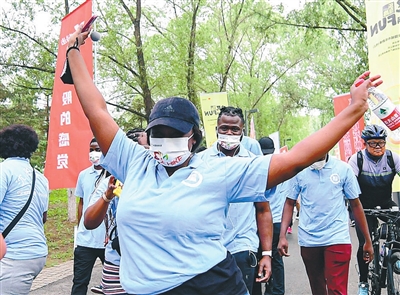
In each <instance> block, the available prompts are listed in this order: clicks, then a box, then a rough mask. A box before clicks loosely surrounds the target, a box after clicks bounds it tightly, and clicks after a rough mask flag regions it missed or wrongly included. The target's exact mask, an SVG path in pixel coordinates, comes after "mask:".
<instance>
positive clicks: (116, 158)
mask: <svg viewBox="0 0 400 295" xmlns="http://www.w3.org/2000/svg"><path fill="white" fill-rule="evenodd" d="M87 36H88V33H87V32H86V33H81V27H80V28H78V30H77V31H76V32H75V33H74V34H72V35H71V37H70V40H69V45H68V46H69V49H68V54H67V55H68V62H69V66H70V70H71V73H72V78H73V81H74V86H75V89H76V92H77V94H78V97H79V101H80V103H81V105H82V109H83V111H84V113H85V115H86V117H87V118H88V120H89V122H90V126H91V129H92V131H93V134H94V135H95V137H96V138H97V141H98V143H99V145H100V147H101V150H102V153H103V155H104V158H103V159H102V166H103V167H104V168H105V169H107V170H108V171H110V173H111V174H112V175H114V176H115V177H116V178H117V179H119V180H121V181H122V182H123V183H124V190H123V192H122V194H121V197H120V203H119V206H118V211H119V212H118V215H117V223H118V227H119V241H120V247H121V265H120V275H121V284H122V286H123V287H124V289H125V290H126V292H127V293H128V294H143V295H144V294H166V295H172V294H194V295H196V294H226V295H228V294H229V295H245V294H248V291H247V289H246V287H245V284H244V282H243V280H242V278H241V273H240V271H238V268H237V266H236V264H235V262H234V260H233V258H232V256H231V254H230V253H229V252H227V250H226V249H225V248H224V247H223V246H222V243H221V236H222V233H223V232H224V230H225V226H226V223H227V222H228V221H227V219H226V212H227V208H228V206H229V203H235V202H263V201H266V199H265V196H264V192H265V190H266V189H269V188H272V187H274V186H276V185H277V184H279V183H281V182H283V181H285V180H287V179H289V178H290V177H292V176H294V175H295V174H296V173H298V172H299V171H301V170H302V169H304V168H305V167H307V166H309V165H310V164H312V163H313V162H315V161H316V160H318V159H319V158H321V157H322V156H323V155H324V154H325V153H327V152H328V151H329V150H330V149H331V148H332V147H333V146H334V145H335V144H336V143H337V142H338V141H339V140H340V138H341V137H342V136H343V135H344V134H345V133H346V132H347V131H348V130H349V129H350V128H351V127H352V126H353V125H354V124H355V123H356V122H357V121H358V119H359V118H361V117H362V116H363V114H364V112H365V111H366V110H367V108H368V105H367V96H368V93H367V89H368V87H371V86H378V85H380V84H381V83H382V81H381V80H379V78H380V76H379V75H377V76H373V77H370V78H368V77H369V72H365V73H363V74H361V75H360V76H359V77H357V79H356V80H355V82H357V81H359V80H361V79H363V80H365V81H364V82H363V83H362V84H361V85H359V86H358V87H356V86H355V83H353V85H352V86H351V88H350V92H351V96H352V99H351V103H350V104H349V106H348V107H347V108H346V109H345V110H343V111H342V112H341V113H340V114H339V115H338V116H337V117H336V118H335V119H333V120H332V121H331V122H330V123H329V124H327V125H326V126H325V127H323V128H322V129H321V130H319V131H317V132H315V133H314V134H312V135H311V136H309V137H307V138H306V139H304V140H303V141H301V142H299V143H298V144H297V145H295V146H294V147H293V148H292V149H291V150H290V151H289V152H287V153H285V154H274V155H268V156H259V157H255V158H245V159H244V158H228V159H226V158H220V159H216V160H215V161H213V162H212V163H205V162H203V161H202V160H201V159H200V158H199V157H198V155H196V154H194V153H192V151H194V150H195V149H196V148H197V147H198V145H199V144H200V142H201V139H202V134H201V131H200V118H199V114H198V111H197V109H196V107H195V106H194V105H193V104H192V103H191V102H190V101H189V100H187V99H184V98H179V97H170V98H166V99H162V100H160V101H158V102H157V103H156V104H155V106H154V108H153V110H152V112H151V114H150V117H149V124H148V126H147V129H146V132H147V133H148V135H149V144H150V149H149V150H146V149H145V148H143V147H142V146H140V145H138V144H137V143H134V142H132V141H131V140H129V139H128V138H127V137H126V136H125V134H124V132H123V131H122V130H120V128H119V127H118V125H117V124H116V123H115V121H114V120H113V118H112V117H111V115H110V114H109V113H108V111H107V107H106V103H105V101H104V98H103V96H102V95H101V93H100V92H99V90H98V89H97V88H96V86H95V85H94V83H93V81H92V78H91V76H90V74H89V72H88V70H87V68H86V65H85V63H84V60H83V58H82V56H81V54H80V52H79V46H81V45H82V44H83V43H84V40H85V39H86V38H87ZM262 250H263V251H269V250H271V249H262ZM265 271H266V270H264V269H262V266H261V267H260V269H259V270H258V273H259V274H260V276H259V277H258V278H257V281H258V282H265V281H266V280H267V277H264V274H265Z"/></svg>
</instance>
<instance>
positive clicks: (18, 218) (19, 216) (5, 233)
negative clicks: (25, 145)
mask: <svg viewBox="0 0 400 295" xmlns="http://www.w3.org/2000/svg"><path fill="white" fill-rule="evenodd" d="M35 181H36V174H35V169H33V172H32V188H31V194H30V196H29V198H28V201H26V204H25V206H24V207H23V208H22V209H21V211H19V213H18V214H17V216H15V217H14V219H13V220H12V221H11V222H10V224H9V225H8V226H7V228H6V229H5V230H4V231H3V232H2V233H1V234H2V235H3V238H6V236H7V235H8V234H9V232H10V231H11V230H12V229H13V227H14V226H15V225H16V224H17V222H18V221H19V220H20V219H21V217H22V215H24V214H25V212H26V210H27V209H28V207H29V205H30V203H31V200H32V196H33V191H34V190H35Z"/></svg>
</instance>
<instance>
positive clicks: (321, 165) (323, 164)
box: [310, 159, 326, 170]
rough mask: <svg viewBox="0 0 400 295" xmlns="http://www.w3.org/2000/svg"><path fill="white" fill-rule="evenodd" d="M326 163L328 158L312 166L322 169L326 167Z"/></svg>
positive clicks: (315, 168)
mask: <svg viewBox="0 0 400 295" xmlns="http://www.w3.org/2000/svg"><path fill="white" fill-rule="evenodd" d="M325 164H326V159H324V160H322V161H318V162H315V163H313V164H311V165H310V168H311V169H314V170H321V169H322V168H324V166H325Z"/></svg>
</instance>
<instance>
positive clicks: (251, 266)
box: [232, 250, 257, 294]
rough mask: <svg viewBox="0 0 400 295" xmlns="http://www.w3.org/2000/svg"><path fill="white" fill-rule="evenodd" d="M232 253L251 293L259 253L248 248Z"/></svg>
mask: <svg viewBox="0 0 400 295" xmlns="http://www.w3.org/2000/svg"><path fill="white" fill-rule="evenodd" d="M232 255H233V257H234V258H235V261H236V264H237V266H238V267H239V268H240V270H241V272H242V275H243V281H244V283H245V284H246V287H247V290H248V291H249V293H250V294H251V292H252V291H253V284H254V282H255V274H256V269H257V253H255V252H253V251H250V250H247V251H242V252H238V253H235V254H232Z"/></svg>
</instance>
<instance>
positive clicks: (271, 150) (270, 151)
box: [261, 149, 275, 155]
mask: <svg viewBox="0 0 400 295" xmlns="http://www.w3.org/2000/svg"><path fill="white" fill-rule="evenodd" d="M261 151H262V153H263V154H264V155H266V154H273V153H274V151H275V149H261Z"/></svg>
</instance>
